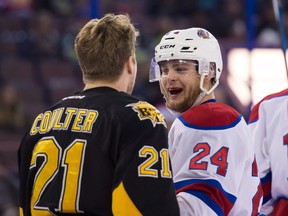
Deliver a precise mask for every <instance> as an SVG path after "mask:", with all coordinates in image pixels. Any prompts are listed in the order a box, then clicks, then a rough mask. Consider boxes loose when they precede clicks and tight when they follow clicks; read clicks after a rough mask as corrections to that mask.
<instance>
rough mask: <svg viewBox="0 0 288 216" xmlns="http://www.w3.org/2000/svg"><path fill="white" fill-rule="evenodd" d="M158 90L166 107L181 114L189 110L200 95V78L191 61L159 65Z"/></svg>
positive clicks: (176, 61) (175, 61)
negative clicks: (159, 89) (163, 98)
mask: <svg viewBox="0 0 288 216" xmlns="http://www.w3.org/2000/svg"><path fill="white" fill-rule="evenodd" d="M159 65H160V69H161V79H160V88H161V92H162V94H163V95H164V97H165V100H166V106H167V107H168V108H169V109H171V110H173V111H176V112H179V113H183V112H185V111H186V110H187V109H189V108H190V107H191V106H192V105H193V103H194V102H195V100H196V99H197V97H198V96H199V94H200V76H199V74H198V73H197V71H196V65H195V63H193V62H192V61H180V62H179V60H173V61H168V62H163V63H161V62H160V63H159Z"/></svg>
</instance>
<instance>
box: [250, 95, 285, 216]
mask: <svg viewBox="0 0 288 216" xmlns="http://www.w3.org/2000/svg"><path fill="white" fill-rule="evenodd" d="M287 122H288V89H286V90H284V91H281V92H278V93H275V94H271V95H268V96H266V97H265V98H264V99H263V100H261V101H260V102H259V103H258V104H256V105H255V106H254V107H253V109H252V111H251V114H250V118H249V122H248V123H249V129H250V131H251V134H252V142H253V143H254V145H255V154H256V159H257V163H258V169H259V176H260V179H261V185H262V188H263V194H264V195H263V206H262V207H261V213H262V214H265V215H269V214H271V213H272V212H273V211H276V210H274V207H275V205H276V204H277V202H278V200H279V199H283V200H287V199H288V169H287V166H288V123H287ZM281 203H282V202H281ZM281 206H282V208H283V207H284V206H286V208H288V202H287V201H286V204H282V205H281ZM277 211H279V209H277ZM274 213H275V212H274ZM286 213H287V212H286ZM287 214H288V213H287Z"/></svg>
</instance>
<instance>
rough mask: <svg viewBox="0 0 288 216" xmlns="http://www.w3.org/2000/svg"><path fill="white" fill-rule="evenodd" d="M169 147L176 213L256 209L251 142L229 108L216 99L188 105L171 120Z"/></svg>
mask: <svg viewBox="0 0 288 216" xmlns="http://www.w3.org/2000/svg"><path fill="white" fill-rule="evenodd" d="M169 151H170V157H171V162H172V169H173V175H174V182H175V188H176V192H177V200H178V202H179V206H180V212H181V215H235V216H236V215H237V216H238V215H257V214H258V211H259V205H260V202H261V198H262V195H261V190H259V185H260V180H259V177H258V176H257V170H253V162H254V152H253V146H252V145H251V141H250V135H249V131H248V127H247V124H246V122H245V121H244V119H243V117H242V116H241V115H240V114H239V113H238V112H236V111H235V110H234V109H232V108H231V107H229V106H227V105H224V104H221V103H217V102H213V103H206V104H201V105H199V106H196V107H193V108H191V109H190V110H189V111H187V112H185V113H184V114H182V115H181V116H180V117H178V118H177V119H176V120H175V121H174V123H173V125H172V127H171V129H170V132H169ZM254 168H256V166H254Z"/></svg>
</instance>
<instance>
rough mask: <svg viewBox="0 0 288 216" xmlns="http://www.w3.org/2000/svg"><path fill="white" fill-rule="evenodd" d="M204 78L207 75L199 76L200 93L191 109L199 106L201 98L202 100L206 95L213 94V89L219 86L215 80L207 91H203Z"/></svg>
mask: <svg viewBox="0 0 288 216" xmlns="http://www.w3.org/2000/svg"><path fill="white" fill-rule="evenodd" d="M205 76H207V75H205V74H201V76H200V90H201V92H200V94H199V96H198V97H197V99H196V101H195V102H194V103H193V104H192V106H191V107H194V106H197V105H199V104H200V102H201V101H202V100H203V98H204V97H205V96H206V95H208V94H210V93H211V92H213V91H214V89H215V88H216V87H217V86H218V84H219V81H218V80H217V81H216V82H215V83H214V85H213V86H212V87H211V88H210V89H209V90H207V89H205V88H204V86H203V85H204V78H205Z"/></svg>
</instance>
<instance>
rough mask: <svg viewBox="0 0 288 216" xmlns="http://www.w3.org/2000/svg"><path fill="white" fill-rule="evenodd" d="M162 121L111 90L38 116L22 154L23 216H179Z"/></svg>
mask: <svg viewBox="0 0 288 216" xmlns="http://www.w3.org/2000/svg"><path fill="white" fill-rule="evenodd" d="M167 142H168V141H167V130H166V125H165V121H164V118H163V116H162V114H161V113H160V112H159V111H158V110H157V109H156V108H155V107H153V106H152V105H150V104H149V103H147V102H144V101H140V100H139V99H137V98H135V97H133V96H131V95H128V94H126V93H123V92H118V91H116V90H114V89H111V88H108V87H101V88H94V89H89V90H86V91H83V92H81V93H78V94H75V95H74V96H70V97H67V98H64V99H62V100H61V101H60V102H58V103H57V104H55V105H54V106H52V107H51V108H49V109H48V110H47V111H45V112H43V113H41V114H39V115H38V116H37V117H36V118H35V120H34V123H33V125H32V127H31V129H30V131H28V132H27V134H26V135H25V136H24V137H23V139H22V142H21V144H20V147H19V150H18V163H19V175H20V215H25V216H26V215H27V216H28V215H37V216H38V215H62V214H63V215H67V214H71V215H73V214H74V215H104V216H108V215H126V216H137V215H155V216H159V215H165V216H167V215H171V216H176V215H179V209H178V204H177V201H176V195H175V190H174V186H173V182H172V173H171V166H170V161H169V155H168V150H167Z"/></svg>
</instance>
